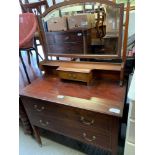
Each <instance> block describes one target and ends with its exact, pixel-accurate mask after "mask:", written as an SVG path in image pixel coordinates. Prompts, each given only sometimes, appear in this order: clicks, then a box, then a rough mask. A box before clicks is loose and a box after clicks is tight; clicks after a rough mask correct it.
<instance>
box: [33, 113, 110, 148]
mask: <svg viewBox="0 0 155 155" xmlns="http://www.w3.org/2000/svg"><path fill="white" fill-rule="evenodd" d="M30 120H31V123H32V124H33V125H35V126H38V127H41V128H44V129H47V130H50V131H53V132H57V133H60V134H62V135H65V136H68V137H70V138H73V139H76V140H79V141H82V142H84V143H87V144H91V145H95V146H98V147H101V148H105V149H107V150H109V151H110V150H111V135H110V134H109V133H107V132H99V131H97V130H96V129H94V130H91V131H90V130H88V128H87V127H84V126H82V125H79V124H77V123H76V122H75V121H72V120H67V119H65V118H64V119H63V118H62V119H60V118H55V117H54V118H52V117H47V116H43V115H33V117H32V116H31V119H30Z"/></svg>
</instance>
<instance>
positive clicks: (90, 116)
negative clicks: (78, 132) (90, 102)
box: [22, 97, 114, 133]
mask: <svg viewBox="0 0 155 155" xmlns="http://www.w3.org/2000/svg"><path fill="white" fill-rule="evenodd" d="M22 100H23V103H24V106H25V108H26V110H27V111H28V113H29V115H30V116H32V117H33V115H34V114H42V115H45V116H48V117H52V118H59V119H62V118H63V119H66V120H72V121H75V122H76V123H77V124H79V125H84V126H86V127H88V130H91V129H92V128H95V129H97V130H98V131H100V130H102V132H103V131H105V132H109V133H111V131H112V128H113V121H114V118H113V117H112V116H107V115H104V114H99V113H95V112H92V111H86V110H83V109H77V108H73V107H69V106H65V105H60V104H56V103H52V102H47V101H43V100H39V99H30V98H26V97H24V98H22Z"/></svg>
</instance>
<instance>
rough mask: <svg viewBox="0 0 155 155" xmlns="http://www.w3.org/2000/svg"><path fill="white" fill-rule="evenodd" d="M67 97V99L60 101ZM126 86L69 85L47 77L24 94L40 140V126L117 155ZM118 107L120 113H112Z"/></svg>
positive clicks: (105, 83) (106, 83) (112, 83)
mask: <svg viewBox="0 0 155 155" xmlns="http://www.w3.org/2000/svg"><path fill="white" fill-rule="evenodd" d="M58 95H63V96H64V98H58ZM124 95H125V86H123V87H119V86H118V85H117V84H116V82H115V81H111V80H104V81H102V80H99V81H98V82H97V81H96V84H95V85H94V86H91V87H90V86H89V87H88V86H86V85H79V84H77V83H65V82H62V81H60V80H59V78H57V77H49V76H48V77H43V78H41V79H37V80H36V81H34V82H33V83H32V84H31V85H29V86H27V87H26V88H24V89H23V90H22V91H21V92H20V96H21V98H22V101H23V103H24V107H25V109H26V112H27V114H28V117H29V119H30V122H31V124H32V127H33V130H34V132H35V137H36V139H37V141H38V142H39V143H40V144H41V140H40V136H39V132H38V130H37V127H41V128H44V129H47V130H49V131H53V132H56V133H59V134H62V135H65V136H68V137H70V138H73V139H76V140H79V141H81V142H84V143H87V144H90V145H95V146H97V147H100V148H102V149H105V150H108V151H111V152H112V154H113V155H116V152H117V140H118V129H119V118H120V117H122V111H123V105H124V104H123V101H124ZM109 108H118V109H120V113H119V114H116V113H112V112H109Z"/></svg>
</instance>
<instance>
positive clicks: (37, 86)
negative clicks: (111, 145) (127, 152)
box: [20, 76, 126, 117]
mask: <svg viewBox="0 0 155 155" xmlns="http://www.w3.org/2000/svg"><path fill="white" fill-rule="evenodd" d="M125 89H126V86H125V85H124V86H122V87H120V86H119V85H118V82H116V81H111V80H102V81H99V80H98V81H97V80H96V81H94V82H93V85H92V86H86V85H85V84H84V83H79V82H70V81H61V80H60V79H59V78H58V77H52V76H49V77H42V78H39V79H37V80H35V81H33V82H32V84H30V85H28V86H27V87H25V88H24V89H23V90H22V91H21V92H20V95H21V96H27V97H32V98H37V99H41V100H46V101H49V102H51V103H52V102H55V103H58V104H63V105H67V106H71V107H76V108H80V109H86V110H90V111H94V112H99V113H105V114H108V115H114V116H118V117H122V112H123V107H124V98H125ZM58 95H63V96H64V98H58ZM109 108H117V109H120V113H119V114H117V113H113V112H110V111H109Z"/></svg>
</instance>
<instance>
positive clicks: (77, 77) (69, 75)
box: [57, 67, 92, 84]
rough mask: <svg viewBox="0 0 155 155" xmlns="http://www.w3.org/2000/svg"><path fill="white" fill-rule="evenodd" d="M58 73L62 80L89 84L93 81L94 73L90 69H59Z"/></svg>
mask: <svg viewBox="0 0 155 155" xmlns="http://www.w3.org/2000/svg"><path fill="white" fill-rule="evenodd" d="M57 71H58V74H59V77H60V78H61V79H67V80H74V81H82V82H87V84H89V83H90V82H91V80H92V72H91V70H90V69H83V70H82V69H79V68H65V67H59V68H58V69H57Z"/></svg>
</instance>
